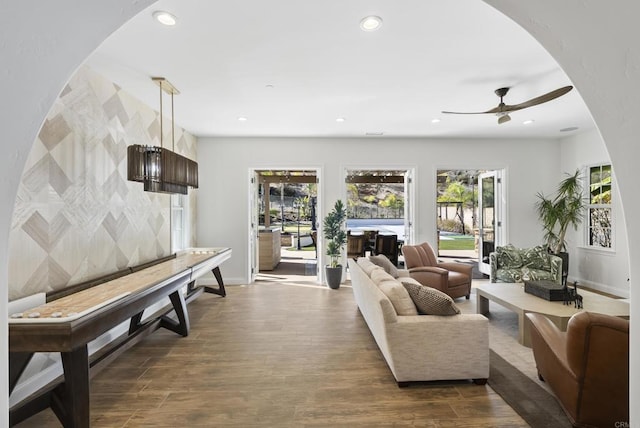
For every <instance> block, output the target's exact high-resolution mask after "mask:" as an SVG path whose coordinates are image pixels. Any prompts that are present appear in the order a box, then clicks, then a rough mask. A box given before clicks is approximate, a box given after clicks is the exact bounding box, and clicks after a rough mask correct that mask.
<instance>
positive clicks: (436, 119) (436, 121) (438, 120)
mask: <svg viewBox="0 0 640 428" xmlns="http://www.w3.org/2000/svg"><path fill="white" fill-rule="evenodd" d="M431 123H440V119H438V118H435V119H431Z"/></svg>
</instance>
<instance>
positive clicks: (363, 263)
mask: <svg viewBox="0 0 640 428" xmlns="http://www.w3.org/2000/svg"><path fill="white" fill-rule="evenodd" d="M356 263H358V266H360V267H361V268H362V270H363V271H364V273H366V274H367V275H368V276H371V272H373V270H374V269H378V268H379V267H380V266H378V265H376V264H375V263H373V262H372V261H371V260H369V259H368V258H367V257H358V260H356Z"/></svg>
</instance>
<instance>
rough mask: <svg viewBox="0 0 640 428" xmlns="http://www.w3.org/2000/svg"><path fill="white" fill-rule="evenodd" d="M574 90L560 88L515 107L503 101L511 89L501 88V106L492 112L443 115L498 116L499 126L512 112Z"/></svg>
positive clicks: (508, 119) (453, 112)
mask: <svg viewBox="0 0 640 428" xmlns="http://www.w3.org/2000/svg"><path fill="white" fill-rule="evenodd" d="M572 89H573V86H564V87H562V88H558V89H556V90H555V91H551V92H548V93H546V94H544V95H540V96H539V97H535V98H531V99H530V100H529V101H525V102H523V103H520V104H513V105H509V104H505V103H504V101H503V100H502V99H503V97H504V96H505V95H507V92H509V88H499V89H496V90H495V91H494V92H495V93H496V95H497V96H499V97H500V104H498V106H497V107H494V108H492V109H490V110H487V111H479V112H471V113H467V112H458V111H443V112H442V113H447V114H495V115H497V116H498V124H502V123H505V122H508V121H510V120H511V117H510V116H509V113H510V112H512V111H517V110H522V109H525V108H527V107H533V106H535V105H538V104H542V103H546V102H548V101H551V100H554V99H556V98H558V97H561V96H562V95H564V94H566V93H567V92H569V91H570V90H572Z"/></svg>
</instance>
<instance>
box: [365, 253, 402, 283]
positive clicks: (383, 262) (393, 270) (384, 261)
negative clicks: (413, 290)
mask: <svg viewBox="0 0 640 428" xmlns="http://www.w3.org/2000/svg"><path fill="white" fill-rule="evenodd" d="M369 260H371V262H372V263H374V264H376V265H378V266H380V267H381V268H382V269H384V270H385V271H386V272H387V273H388V274H389V275H391V276H392V277H394V278H397V277H398V276H399V274H398V268H397V267H395V266H394V265H393V263H391V260H389V259H388V258H387V256H385V255H384V254H378V255H377V256H369Z"/></svg>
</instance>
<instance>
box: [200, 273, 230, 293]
mask: <svg viewBox="0 0 640 428" xmlns="http://www.w3.org/2000/svg"><path fill="white" fill-rule="evenodd" d="M211 272H213V276H215V277H216V281H218V288H213V287H204V291H205V292H207V293H212V294H217V295H218V296H222V297H224V296H226V295H227V291H226V290H225V289H224V282H223V281H222V274H221V273H220V267H219V266H216V267H215V268H213V269H212V270H211Z"/></svg>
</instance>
